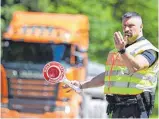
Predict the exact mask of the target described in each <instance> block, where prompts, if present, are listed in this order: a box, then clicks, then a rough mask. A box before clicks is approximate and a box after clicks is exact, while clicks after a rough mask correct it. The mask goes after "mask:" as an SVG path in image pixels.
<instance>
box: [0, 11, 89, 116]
mask: <svg viewBox="0 0 159 119" xmlns="http://www.w3.org/2000/svg"><path fill="white" fill-rule="evenodd" d="M88 32H89V21H88V18H87V16H85V15H80V14H78V15H71V14H55V13H40V12H20V11H17V12H15V13H14V14H13V17H12V19H11V22H10V24H9V26H8V29H7V31H6V32H5V33H4V34H3V38H2V42H1V44H2V52H1V54H2V56H1V117H2V118H9V117H12V118H23V117H27V118H47V117H49V118H76V117H81V103H82V96H81V95H79V94H78V93H76V92H74V91H71V92H68V91H67V89H64V88H62V85H63V84H62V83H59V84H55V85H53V84H49V83H48V82H46V81H45V80H44V78H43V75H42V69H43V67H44V65H45V64H46V63H48V62H50V61H57V62H60V63H61V64H62V65H63V66H64V67H65V69H66V77H67V78H68V79H69V80H85V79H86V73H87V62H88V61H87V60H88V57H87V50H88V45H89V33H88Z"/></svg>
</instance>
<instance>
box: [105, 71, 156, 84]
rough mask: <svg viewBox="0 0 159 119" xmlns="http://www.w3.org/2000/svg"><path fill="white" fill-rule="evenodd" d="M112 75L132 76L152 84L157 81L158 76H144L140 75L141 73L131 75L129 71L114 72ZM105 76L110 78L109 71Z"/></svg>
mask: <svg viewBox="0 0 159 119" xmlns="http://www.w3.org/2000/svg"><path fill="white" fill-rule="evenodd" d="M110 75H111V76H131V77H135V78H138V79H143V80H149V81H151V82H155V81H156V76H152V75H143V74H139V73H133V74H131V73H129V72H128V70H125V71H120V70H113V71H112V72H111V74H110ZM105 76H109V71H105Z"/></svg>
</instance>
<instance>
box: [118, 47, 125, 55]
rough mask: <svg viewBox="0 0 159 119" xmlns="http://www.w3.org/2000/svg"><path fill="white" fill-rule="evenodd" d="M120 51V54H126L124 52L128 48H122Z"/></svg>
mask: <svg viewBox="0 0 159 119" xmlns="http://www.w3.org/2000/svg"><path fill="white" fill-rule="evenodd" d="M118 52H119V53H120V54H124V53H125V52H126V48H123V49H120V50H119V51H118Z"/></svg>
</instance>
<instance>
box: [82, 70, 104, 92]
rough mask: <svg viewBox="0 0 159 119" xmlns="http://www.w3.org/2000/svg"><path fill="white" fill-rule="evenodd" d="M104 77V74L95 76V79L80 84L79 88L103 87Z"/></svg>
mask: <svg viewBox="0 0 159 119" xmlns="http://www.w3.org/2000/svg"><path fill="white" fill-rule="evenodd" d="M104 77H105V72H103V73H101V74H99V75H97V76H96V77H94V78H92V79H91V80H87V81H83V82H81V88H82V89H85V88H92V87H99V86H103V85H104Z"/></svg>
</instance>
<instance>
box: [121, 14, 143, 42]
mask: <svg viewBox="0 0 159 119" xmlns="http://www.w3.org/2000/svg"><path fill="white" fill-rule="evenodd" d="M122 25H123V32H124V37H125V36H127V43H128V44H131V43H133V42H134V41H136V39H137V38H138V36H139V35H140V33H141V32H142V21H141V19H140V18H138V17H132V18H125V19H123V22H122Z"/></svg>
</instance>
